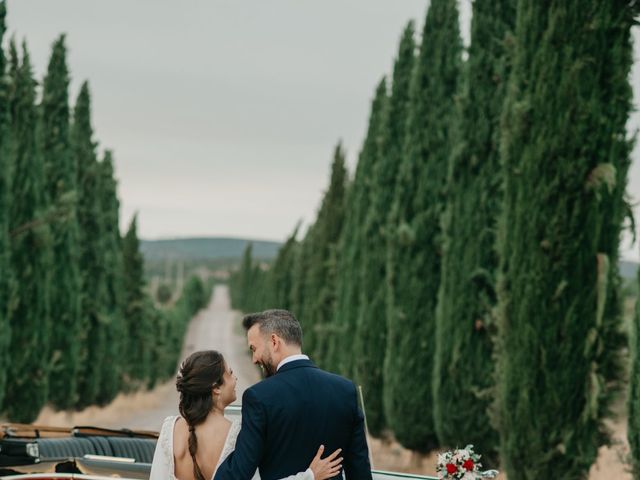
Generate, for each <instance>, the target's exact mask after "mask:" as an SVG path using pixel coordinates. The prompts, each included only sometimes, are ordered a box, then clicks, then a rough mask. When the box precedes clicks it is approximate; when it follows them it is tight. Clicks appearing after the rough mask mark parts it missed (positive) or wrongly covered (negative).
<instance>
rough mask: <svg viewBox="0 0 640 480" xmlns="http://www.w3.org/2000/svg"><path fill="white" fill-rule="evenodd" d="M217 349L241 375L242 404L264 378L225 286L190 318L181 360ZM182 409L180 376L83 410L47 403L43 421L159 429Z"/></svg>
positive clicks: (38, 421) (239, 387) (42, 422)
mask: <svg viewBox="0 0 640 480" xmlns="http://www.w3.org/2000/svg"><path fill="white" fill-rule="evenodd" d="M205 349H215V350H219V351H220V352H222V354H223V355H224V356H225V358H226V359H227V361H228V362H229V363H230V365H231V368H232V369H233V371H234V373H235V374H236V376H237V377H238V385H237V387H236V392H237V394H238V400H237V403H240V401H241V399H242V392H244V390H245V389H247V388H248V387H249V386H251V385H252V384H254V383H255V382H257V381H258V380H259V379H260V375H259V373H258V370H257V369H256V367H254V365H253V364H252V363H251V359H250V357H249V355H248V353H247V347H246V343H245V342H244V338H243V335H242V331H241V326H240V319H239V314H238V312H236V311H233V310H231V306H230V304H229V292H228V288H227V286H225V285H220V286H217V287H216V288H215V289H214V292H213V296H212V297H211V301H210V303H209V305H208V306H207V308H206V309H205V310H202V311H201V312H200V313H199V314H198V315H197V316H196V317H195V318H194V319H193V320H192V322H191V323H190V325H189V329H188V331H187V335H186V337H185V341H184V345H183V347H182V354H181V356H180V358H181V361H182V359H184V358H185V357H187V356H188V355H190V354H191V353H193V352H194V351H196V350H205ZM177 411H178V392H177V391H176V389H175V381H174V380H173V379H172V380H170V381H169V382H167V383H165V384H163V385H160V386H158V387H157V388H155V389H153V390H151V391H148V392H140V393H135V394H129V395H119V396H118V397H117V398H116V399H115V400H114V401H113V402H112V403H111V404H109V405H108V406H106V407H104V408H98V407H89V408H87V409H85V410H83V411H81V412H73V413H68V412H57V413H54V412H53V411H52V410H50V409H49V408H45V409H44V410H43V411H42V413H41V414H40V416H39V417H38V419H37V420H36V423H37V424H41V425H53V426H64V425H68V426H72V425H96V426H101V427H108V428H125V427H126V428H132V429H148V430H158V429H159V428H160V425H161V423H162V420H163V419H164V418H165V417H166V416H168V415H175V414H176V413H177Z"/></svg>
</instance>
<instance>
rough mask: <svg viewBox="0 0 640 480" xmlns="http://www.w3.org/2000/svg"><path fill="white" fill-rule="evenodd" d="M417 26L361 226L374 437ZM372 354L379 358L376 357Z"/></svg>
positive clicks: (400, 65)
mask: <svg viewBox="0 0 640 480" xmlns="http://www.w3.org/2000/svg"><path fill="white" fill-rule="evenodd" d="M413 37H414V26H413V22H411V23H409V24H408V25H407V27H406V28H405V30H404V33H403V35H402V39H401V41H400V48H399V51H398V56H397V58H396V61H395V66H394V71H393V86H392V94H391V99H390V101H389V111H388V114H387V117H386V119H385V122H384V125H383V129H382V135H381V136H382V138H381V142H380V143H381V145H380V146H378V150H379V151H380V153H379V154H378V155H379V156H380V157H381V158H380V159H379V160H378V161H377V162H376V165H375V169H374V172H373V175H372V179H371V183H372V186H371V194H370V199H368V200H367V205H368V208H367V210H366V218H365V221H364V225H363V234H362V236H363V239H364V242H363V246H362V257H363V259H364V261H363V262H362V265H361V269H362V289H361V298H360V299H359V304H360V312H359V316H358V324H357V325H358V327H357V334H356V336H355V348H354V350H355V355H354V357H355V359H356V360H355V365H356V378H357V380H358V383H360V384H361V385H362V386H363V394H364V400H365V406H366V408H367V426H368V427H369V432H370V433H371V434H372V435H376V436H378V435H380V434H381V433H382V430H383V428H384V427H385V424H386V422H385V418H384V408H383V400H382V397H383V393H384V378H383V366H384V357H385V351H386V342H387V335H386V334H387V311H388V306H387V300H388V295H387V284H386V279H387V244H388V235H387V232H386V230H387V227H388V222H389V216H388V212H389V205H390V204H391V203H392V202H393V195H394V188H395V186H396V182H397V177H398V170H399V167H400V164H401V163H402V146H403V141H404V137H405V134H406V122H407V110H408V108H409V85H410V83H411V72H412V68H413V65H414V59H415V41H414V38H413ZM371 352H377V353H376V355H372V354H371Z"/></svg>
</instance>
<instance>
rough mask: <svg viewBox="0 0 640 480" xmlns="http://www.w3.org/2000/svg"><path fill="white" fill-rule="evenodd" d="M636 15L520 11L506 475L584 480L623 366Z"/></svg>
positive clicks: (504, 325)
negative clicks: (623, 235)
mask: <svg viewBox="0 0 640 480" xmlns="http://www.w3.org/2000/svg"><path fill="white" fill-rule="evenodd" d="M639 8H640V7H639V6H638V4H637V2H626V1H614V2H612V1H610V0H595V1H592V2H589V4H588V5H585V4H584V2H580V1H578V0H572V1H567V2H561V3H559V2H552V1H541V2H525V1H520V2H519V4H518V16H517V20H516V29H515V56H514V64H513V70H512V75H511V78H510V83H509V88H508V93H507V101H506V104H505V112H504V121H503V124H502V125H503V136H502V145H501V159H502V162H503V164H504V168H505V170H504V173H505V184H504V185H505V203H504V208H503V213H502V215H501V218H500V224H499V227H500V230H499V236H498V241H499V254H500V272H499V273H500V275H499V282H498V300H499V304H498V307H499V309H498V314H499V317H498V328H499V337H498V340H499V343H498V365H497V374H498V389H497V402H498V403H497V405H496V407H497V408H496V411H497V412H498V418H497V425H498V429H499V434H500V454H501V458H502V463H503V467H504V470H505V471H506V473H507V475H508V477H509V479H513V480H518V479H534V478H535V479H538V478H545V477H549V478H551V477H553V478H557V479H573V478H583V477H586V475H587V473H588V470H589V467H590V466H591V464H592V463H593V461H594V460H595V458H596V455H597V452H598V447H599V446H600V445H602V444H603V442H605V440H606V438H605V434H604V430H603V425H602V421H603V419H604V418H605V417H606V415H607V410H608V406H609V401H610V399H611V395H612V392H613V390H612V385H615V384H616V380H617V378H616V377H617V376H619V375H620V372H621V370H622V369H621V367H620V365H619V364H618V363H617V362H618V360H619V357H618V355H619V349H620V343H621V342H620V335H619V331H618V328H619V320H620V318H619V317H620V315H619V296H618V293H617V292H616V290H617V288H618V283H619V279H618V271H617V263H618V254H617V250H618V242H619V235H620V228H621V223H622V219H623V215H624V212H625V209H626V205H625V203H624V199H623V195H624V190H625V187H626V178H627V170H628V167H629V151H630V142H629V141H628V140H627V138H626V128H625V127H626V123H627V118H628V115H629V111H630V108H631V98H632V93H631V89H630V86H629V83H628V75H629V71H630V67H631V64H632V47H631V41H630V29H631V26H632V25H633V24H634V17H635V16H636V15H637V14H638V13H639V12H638V10H639ZM523 392H526V394H523Z"/></svg>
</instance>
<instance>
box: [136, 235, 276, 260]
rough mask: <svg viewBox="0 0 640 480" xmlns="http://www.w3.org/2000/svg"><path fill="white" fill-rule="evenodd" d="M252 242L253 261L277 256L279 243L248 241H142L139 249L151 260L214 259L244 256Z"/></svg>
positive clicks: (213, 239)
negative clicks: (245, 250)
mask: <svg viewBox="0 0 640 480" xmlns="http://www.w3.org/2000/svg"><path fill="white" fill-rule="evenodd" d="M249 242H251V243H253V258H261V259H264V260H270V259H273V258H275V257H276V255H277V254H278V249H279V248H280V245H281V244H280V243H279V242H271V241H266V240H248V239H245V238H218V237H212V238H174V239H166V240H141V241H140V250H141V251H142V254H143V255H144V257H145V259H146V260H148V261H154V260H165V259H171V260H215V259H236V258H240V257H242V253H243V252H244V249H245V248H246V246H247V243H249Z"/></svg>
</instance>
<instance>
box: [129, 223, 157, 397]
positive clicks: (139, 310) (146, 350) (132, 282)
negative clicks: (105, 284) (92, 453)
mask: <svg viewBox="0 0 640 480" xmlns="http://www.w3.org/2000/svg"><path fill="white" fill-rule="evenodd" d="M122 258H123V266H124V270H123V282H122V285H123V290H124V321H125V329H126V331H127V332H128V333H127V344H126V348H125V351H126V352H128V355H127V359H126V362H125V372H126V375H127V379H128V381H129V383H130V385H131V386H133V387H136V386H140V385H141V382H145V381H146V380H147V379H148V378H149V377H150V376H151V375H150V372H151V364H150V362H151V352H152V349H151V347H150V345H149V343H148V342H147V337H148V336H149V334H150V333H151V332H150V328H149V326H148V320H149V319H148V318H147V315H145V313H146V312H145V295H144V290H143V287H144V260H143V257H142V254H141V253H140V241H139V240H138V217H137V215H136V216H134V217H133V219H132V220H131V223H130V225H129V229H128V230H127V233H126V234H125V236H124V238H123V240H122Z"/></svg>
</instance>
